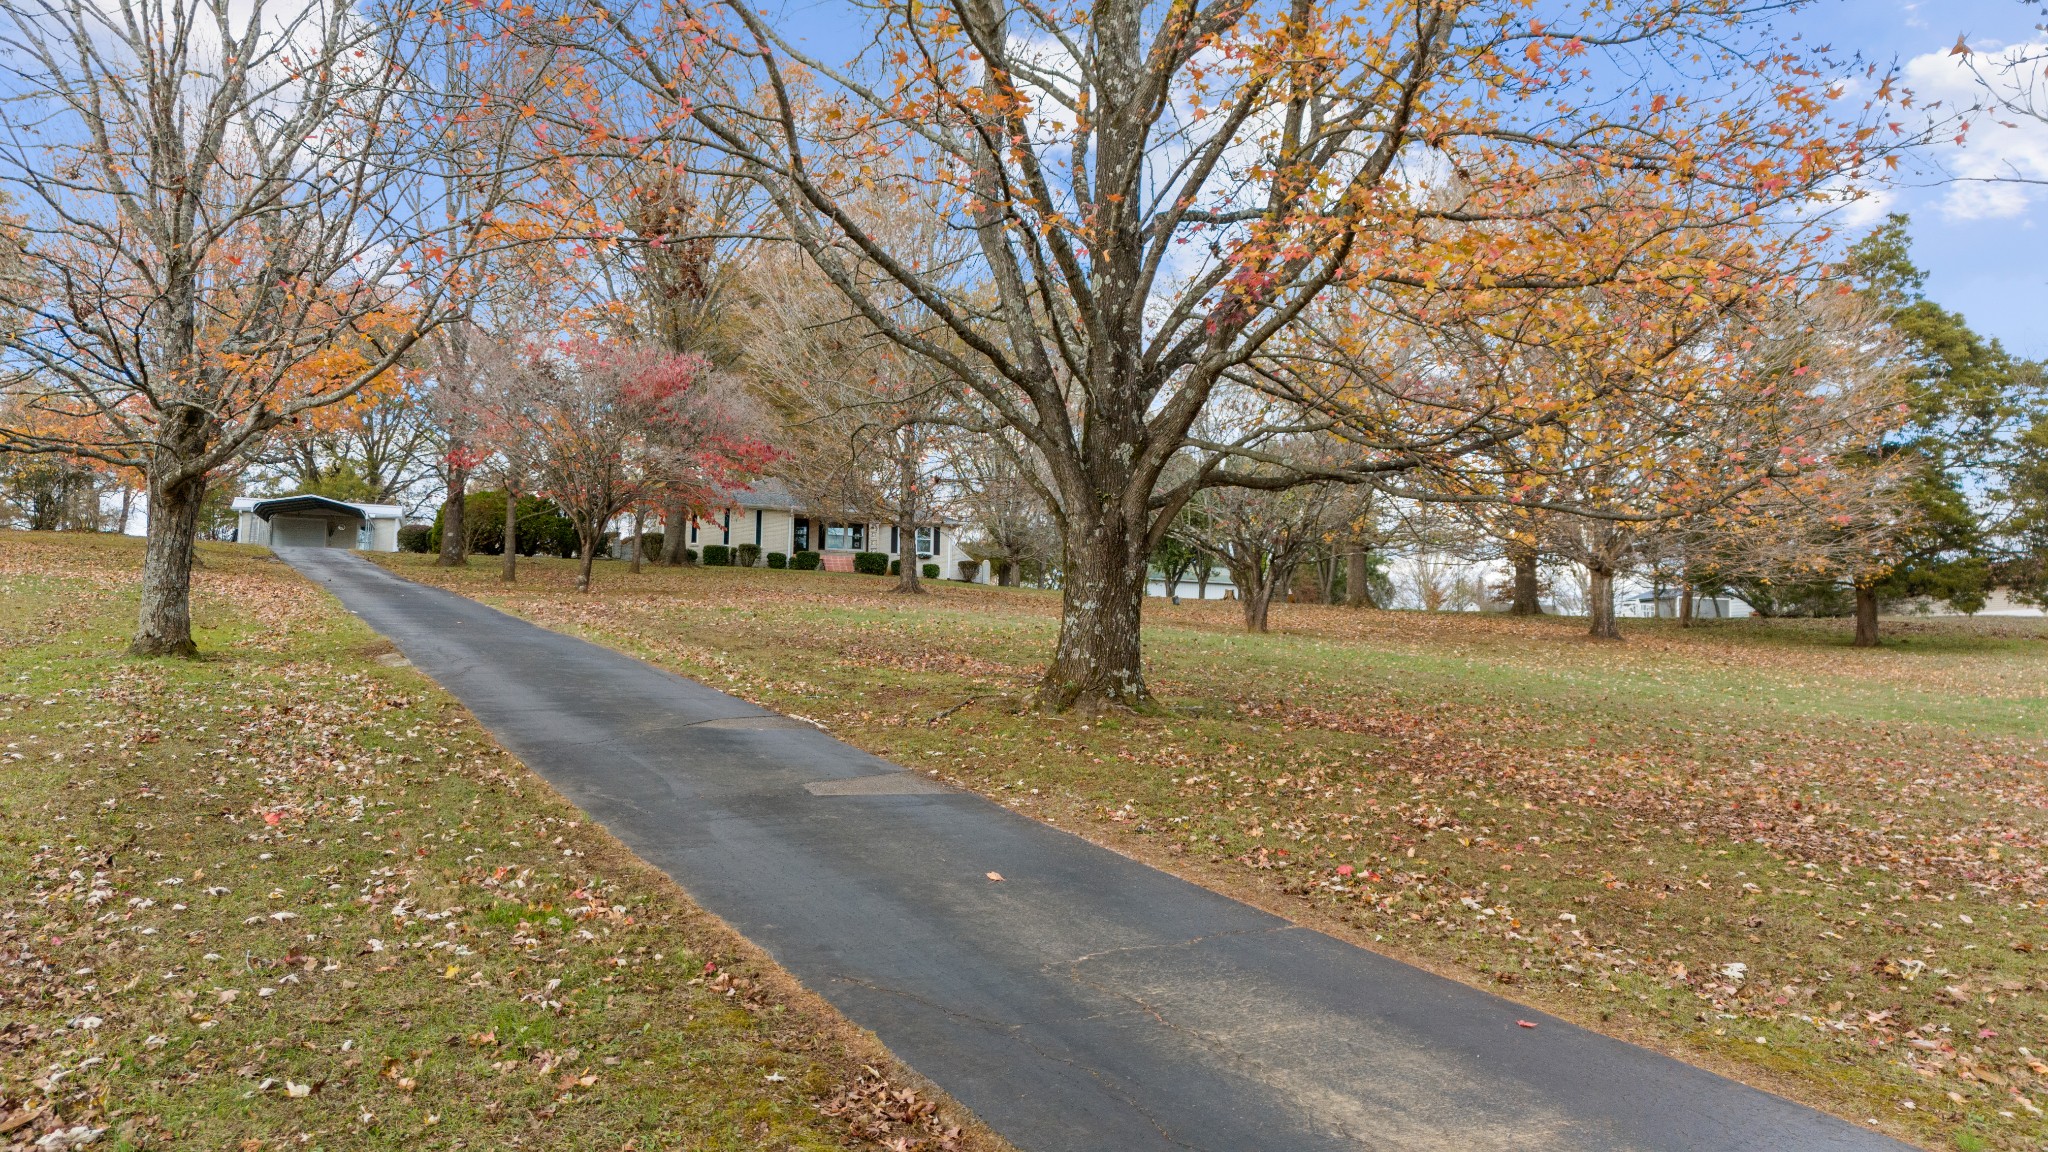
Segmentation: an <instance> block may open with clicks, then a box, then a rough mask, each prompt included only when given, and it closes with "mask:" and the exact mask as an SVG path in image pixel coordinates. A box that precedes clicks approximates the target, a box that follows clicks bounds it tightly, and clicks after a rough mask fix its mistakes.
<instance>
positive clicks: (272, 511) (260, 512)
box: [249, 496, 365, 520]
mask: <svg viewBox="0 0 2048 1152" xmlns="http://www.w3.org/2000/svg"><path fill="white" fill-rule="evenodd" d="M249 511H251V512H254V513H255V514H256V515H257V516H258V517H260V518H262V519H264V520H268V519H270V518H271V517H272V516H275V515H277V514H278V513H280V512H282V513H285V514H287V515H304V514H306V513H312V514H313V515H316V516H346V517H348V518H349V519H351V520H362V519H365V517H364V516H363V510H362V509H361V508H358V507H356V506H355V505H353V504H348V503H344V502H342V501H340V500H330V499H328V498H327V497H325V496H280V497H278V498H277V499H275V500H258V501H257V502H256V504H255V506H253V507H251V508H250V509H249Z"/></svg>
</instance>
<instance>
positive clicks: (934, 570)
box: [924, 564, 939, 580]
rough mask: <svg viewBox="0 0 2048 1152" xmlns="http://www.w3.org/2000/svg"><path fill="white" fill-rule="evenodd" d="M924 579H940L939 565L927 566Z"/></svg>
mask: <svg viewBox="0 0 2048 1152" xmlns="http://www.w3.org/2000/svg"><path fill="white" fill-rule="evenodd" d="M924 578H925V579H927V580H937V579H938V578H939V566H938V565H937V564H927V565H925V566H924Z"/></svg>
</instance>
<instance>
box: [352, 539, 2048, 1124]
mask: <svg viewBox="0 0 2048 1152" xmlns="http://www.w3.org/2000/svg"><path fill="white" fill-rule="evenodd" d="M383 559H385V560H386V561H387V562H389V563H391V564H392V565H393V566H394V567H396V568H397V569H398V570H399V571H401V572H404V573H405V574H407V575H410V576H412V577H414V578H417V579H422V580H428V581H436V582H441V583H444V584H447V585H448V586H451V587H455V588H458V589H460V590H463V591H465V592H468V593H470V594H472V595H475V596H478V597H479V598H481V599H484V600H486V601H488V602H490V603H493V604H497V605H500V606H502V607H505V608H507V609H509V610H511V611H514V612H518V613H521V614H523V615H525V616H527V617H529V618H531V619H534V620H536V621H538V622H540V623H543V624H546V625H548V626H551V627H555V628H560V629H563V630H566V631H570V632H575V633H579V634H582V635H586V636H588V637H590V638H592V639H594V640H597V641H599V642H602V643H606V644H610V645H613V646H616V647H618V648H620V649H622V650H625V651H628V652H632V653H634V654H636V655H640V656H643V657H645V658H648V659H650V660H653V661H655V662H657V663H660V664H663V665H665V666H667V667H670V668H673V669H675V670H677V671H679V672H682V673H684V674H686V675H690V676H694V677H697V678H699V679H701V680H704V681H705V682H707V683H710V684H712V685H714V686H716V687H719V688H723V689H725V690H727V691H730V692H734V693H736V694H738V695H741V696H745V697H748V698H750V699H754V700H757V701H759V702H761V703H763V704H766V705H769V706H771V707H775V708H778V709H782V710H785V711H788V712H793V713H797V714H800V715H803V716H806V717H809V718H811V719H814V720H817V721H820V722H821V723H823V724H824V725H826V726H827V727H828V728H829V729H830V730H832V731H833V732H834V733H835V734H837V735H839V736H841V737H843V738H845V739H848V740H850V741H852V742H854V743H856V744H859V745H861V746H863V747H866V748H868V749H871V750H873V751H875V752H877V753H880V754H883V755H886V756H890V757H892V758H894V759H896V760H898V761H900V762H903V763H909V764H915V765H917V766H919V767H920V768H938V769H940V770H941V771H942V772H943V773H944V774H945V775H947V776H948V777H950V778H952V779H954V780H955V781H957V782H959V783H961V784H963V785H966V786H968V787H972V788H975V789H977V790H979V791H981V792H982V793H984V794H986V795H988V796H990V797H991V798H993V799H995V800H996V801H997V802H999V803H1003V804H1007V805H1010V806H1012V807H1015V808H1017V809H1019V810H1020V811H1024V812H1027V813H1030V814H1032V815H1034V816H1037V817H1039V818H1041V819H1045V820H1048V821H1051V822H1053V823H1056V824H1058V825H1059V826H1061V827H1065V828H1069V829H1072V830H1074V831H1076V832H1079V833H1080V834H1082V835H1085V836H1088V837H1091V838H1093V839H1096V840H1099V841H1101V842H1104V843H1106V844H1110V845H1112V846H1114V847H1116V848H1117V849H1118V850H1120V851H1125V852H1128V853H1131V854H1133V855H1136V856H1138V857H1140V858H1143V859H1145V860H1148V861H1151V862H1152V863H1155V864H1157V865H1159V866H1160V867H1163V868H1167V869H1169V870H1172V871H1175V872H1178V873H1181V874H1183V875H1186V876H1188V877H1190V878H1192V879H1194V880H1196V881H1198V882H1201V883H1204V884H1207V885H1209V886H1211V887H1214V888H1217V889H1220V890H1223V891H1226V892H1230V893H1232V894H1235V895H1238V896H1240V897H1242V898H1245V899H1247V900H1250V901H1252V902H1254V903H1257V904H1259V905H1261V906H1263V907H1267V908H1270V909H1272V910H1274V911H1276V912H1279V913H1281V914H1283V915H1286V916H1289V917H1291V918H1293V919H1295V920H1297V921H1299V922H1301V923H1304V924H1308V925H1312V926H1314V927H1317V928H1320V929H1322V930H1325V931H1328V932H1330V933H1332V934H1334V935H1337V936H1340V937H1343V938H1346V939H1350V940H1354V941H1356V942H1358V943H1360V944H1362V945H1364V946H1366V947H1370V948H1374V949H1378V950H1381V951H1385V952H1388V953H1390V954H1393V955H1396V956H1400V957H1402V958H1405V959H1408V960H1411V961H1413V962H1415V963H1418V964H1422V965H1424V966H1426V967H1429V968H1432V969H1434V970H1436V971H1439V972H1443V973H1445V974H1447V975H1451V976H1454V977H1456V978H1459V979H1462V980H1466V981H1468V982H1471V983H1475V984H1479V985H1482V986H1485V987H1487V988H1490V989H1492V990H1495V991H1498V992H1501V993H1503V994H1505V995H1508V996H1511V997H1514V998H1517V999H1520V1000H1523V1001H1526V1002H1528V1003H1530V1004H1533V1005H1537V1006H1540V1007H1542V1008H1544V1009H1546V1010H1549V1011H1552V1012H1555V1013H1557V1014H1559V1015H1562V1016H1565V1017H1568V1018H1571V1019H1574V1020H1577V1021H1580V1022H1582V1023H1585V1024H1587V1025H1589V1026H1592V1027H1595V1028H1599V1029H1602V1030H1605V1031H1608V1032H1611V1033H1613V1034H1616V1035H1620V1036H1624V1037H1627V1038H1630V1039H1633V1040H1637V1041H1639V1042H1642V1043H1645V1044H1649V1045H1651V1046H1654V1047H1657V1048H1660V1049H1662V1050H1665V1051H1669V1052H1672V1053H1674V1054H1676V1055H1679V1056H1681V1057H1683V1058H1685V1059H1688V1060H1691V1061H1693V1062H1695V1063H1699V1064H1702V1065H1705V1066H1707V1067H1710V1068H1713V1069H1715V1070H1718V1071H1721V1072H1724V1073H1726V1074H1729V1075H1732V1076H1735V1077H1738V1078H1741V1079H1744V1080H1747V1081H1749V1082H1751V1083H1755V1084H1758V1085H1760V1086H1763V1087H1767V1088H1771V1089H1774V1090H1778V1091H1782V1092H1785V1093H1787V1094H1790V1095H1792V1096H1795V1097H1797V1098H1800V1099H1803V1100H1806V1101H1808V1102H1811V1103H1813V1104H1815V1105H1817V1106H1819V1107H1823V1108H1826V1109H1829V1110H1831V1111H1834V1112H1836V1113H1838V1114H1840V1115H1843V1116H1848V1117H1852V1118H1854V1119H1857V1120H1862V1121H1867V1122H1870V1123H1874V1124H1877V1125H1879V1126H1881V1127H1883V1128H1884V1129H1885V1130H1887V1131H1889V1132H1892V1133H1894V1134H1897V1135H1900V1136H1902V1137H1905V1138H1907V1139H1911V1140H1915V1141H1918V1142H1921V1143H1923V1144H1926V1145H1927V1146H1930V1147H1941V1148H1959V1149H1978V1148H2014V1149H2017V1148H2039V1147H2041V1146H2042V1145H2043V1143H2044V1142H2048V1116H2044V1112H2048V955H2044V954H2048V870H2044V851H2043V837H2044V833H2048V749H2044V746H2043V743H2042V737H2043V734H2044V731H2048V704H2044V694H2048V627H2044V625H2043V624H2042V623H2041V622H2032V621H2011V620H2007V621H1964V620H1954V621H1940V620H1906V621H1890V620H1888V621H1887V622H1886V627H1887V629H1888V630H1889V632H1890V635H1891V638H1892V640H1891V643H1889V644H1888V645H1887V646H1886V647H1885V648H1883V649H1881V650H1875V651H1870V650H1858V649H1855V648H1852V647H1850V646H1849V631H1848V626H1847V622H1845V621H1806V622H1767V621H1728V622H1717V623H1712V624H1709V625H1706V626H1702V627H1698V628H1694V629H1689V630H1688V629H1679V628H1677V627H1676V626H1674V625H1672V624H1670V623H1668V622H1662V623H1660V622H1633V621H1625V622H1624V629H1625V631H1627V632H1628V633H1629V636H1630V638H1629V639H1628V640H1627V641H1626V642H1625V643H1622V644H1600V643H1595V642H1591V641H1588V640H1585V639H1583V638H1582V637H1581V636H1580V632H1581V630H1582V624H1580V623H1579V622H1574V621H1562V620H1536V621H1518V620H1509V619H1505V618H1500V617H1479V616H1471V615H1426V614H1421V613H1382V612H1358V611H1349V610H1345V609H1339V608H1324V607H1310V606H1294V605H1288V606H1280V607H1276V608H1275V624H1276V628H1277V629H1278V630H1277V631H1276V633H1275V634H1272V635H1266V636H1247V635H1244V634H1242V633H1241V632H1239V631H1237V630H1236V612H1235V607H1236V606H1235V605H1231V604H1218V603H1210V604H1194V603H1189V604H1183V605H1179V606H1172V605H1168V604H1166V603H1164V602H1163V601H1154V602H1152V605H1151V606H1150V608H1149V609H1148V615H1147V643H1146V652H1147V658H1148V661H1149V665H1150V671H1149V675H1150V677H1151V682H1152V685H1153V687H1154V689H1155V690H1156V691H1157V692H1158V693H1159V694H1160V699H1161V704H1162V707H1161V708H1160V709H1159V710H1158V711H1157V712H1156V713H1155V714H1148V715H1107V716H1098V717H1092V718H1091V717H1086V716H1079V715H1066V716H1047V715H1042V714H1039V713H1036V712H1033V711H1031V710H1030V708H1029V701H1030V697H1031V687H1032V683H1033V680H1034V678H1035V677H1036V675H1037V673H1038V671H1039V670H1040V668H1041V667H1042V666H1043V662H1044V661H1045V659H1046V658H1047V656H1048V654H1049V652H1050V648H1051V643H1052V639H1053V635H1054V629H1055V626H1056V624H1057V608H1058V601H1057V598H1056V596H1055V595H1054V594H1052V593H1043V592H1036V591H1031V590H1002V589H992V588H986V587H966V586H961V585H957V584H951V585H949V584H935V585H933V587H934V592H933V594H931V595H928V596H924V597H918V598H905V597H900V596H897V595H894V594H892V593H891V592H890V591H888V589H889V587H890V583H889V582H888V581H887V580H884V579H878V578H872V577H860V576H853V575H838V574H830V573H795V572H775V571H768V570H746V571H735V570H717V569H684V570H680V571H675V570H652V569H650V570H649V571H647V572H645V573H643V574H641V575H638V576H635V575H631V574H629V573H627V572H625V571H624V569H623V566H621V565H614V564H606V565H603V566H601V567H600V569H599V572H598V580H597V590H596V591H595V592H594V593H593V594H591V595H588V596H578V595H576V594H575V593H573V591H571V578H572V570H571V566H570V565H568V564H566V563H563V562H553V561H529V562H525V563H524V564H523V565H522V568H521V573H522V575H521V581H520V583H519V584H518V585H517V586H516V588H513V589H510V590H507V589H505V588H503V587H502V586H501V585H499V584H498V583H497V581H496V579H495V574H496V569H497V566H496V562H495V561H483V560H480V561H479V562H478V563H477V564H476V565H474V566H472V567H471V568H468V569H463V570H455V571H448V570H440V569H436V568H433V567H432V566H431V564H430V561H429V558H426V557H410V556H400V557H389V558H383Z"/></svg>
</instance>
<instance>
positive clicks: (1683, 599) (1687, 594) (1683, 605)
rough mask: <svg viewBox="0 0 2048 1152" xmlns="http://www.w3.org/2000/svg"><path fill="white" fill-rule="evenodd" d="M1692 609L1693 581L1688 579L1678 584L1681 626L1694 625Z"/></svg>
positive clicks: (1679, 621) (1679, 622)
mask: <svg viewBox="0 0 2048 1152" xmlns="http://www.w3.org/2000/svg"><path fill="white" fill-rule="evenodd" d="M1692 610H1693V604H1692V581H1690V580H1686V581H1683V582H1682V583H1680V584H1679V585H1678V626H1679V627H1680V628H1690V627H1692Z"/></svg>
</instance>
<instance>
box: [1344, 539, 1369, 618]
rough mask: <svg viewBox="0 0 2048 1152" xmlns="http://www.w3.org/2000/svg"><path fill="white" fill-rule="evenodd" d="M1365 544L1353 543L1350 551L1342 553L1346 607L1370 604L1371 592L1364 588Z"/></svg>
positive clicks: (1359, 606) (1365, 573) (1365, 574)
mask: <svg viewBox="0 0 2048 1152" xmlns="http://www.w3.org/2000/svg"><path fill="white" fill-rule="evenodd" d="M1367 559H1368V556H1367V553H1366V550H1365V545H1363V544H1353V545H1352V546H1351V551H1349V552H1347V553H1345V554H1344V604H1345V606H1346V607H1348V608H1366V607H1370V606H1371V604H1372V598H1371V594H1370V593H1369V592H1368V591H1367V590H1366V586H1365V582H1366V580H1367V579H1368V578H1369V577H1368V576H1367V572H1368V569H1367V568H1366V564H1365V562H1366V560H1367Z"/></svg>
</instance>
